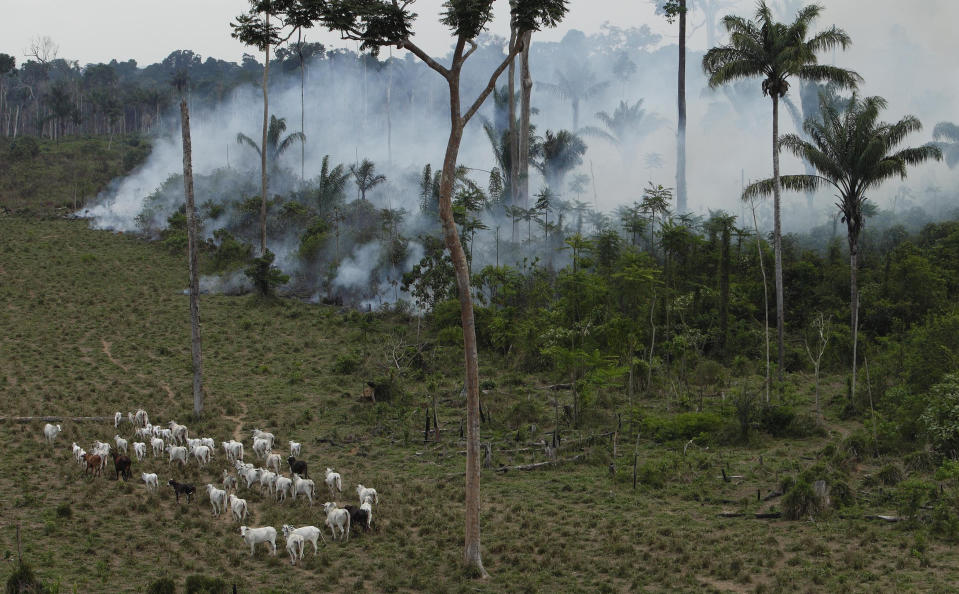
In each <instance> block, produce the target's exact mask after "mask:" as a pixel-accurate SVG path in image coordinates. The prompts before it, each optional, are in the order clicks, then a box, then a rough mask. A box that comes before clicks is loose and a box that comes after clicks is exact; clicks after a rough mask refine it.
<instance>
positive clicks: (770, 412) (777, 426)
mask: <svg viewBox="0 0 959 594" xmlns="http://www.w3.org/2000/svg"><path fill="white" fill-rule="evenodd" d="M795 419H796V411H794V410H793V409H791V408H789V407H788V406H775V405H769V406H764V407H762V408H761V409H760V411H759V427H760V429H762V430H763V431H765V432H766V433H768V434H770V435H772V436H773V437H785V436H787V435H788V434H789V432H788V429H789V428H790V426H791V425H792V423H793V421H794V420H795Z"/></svg>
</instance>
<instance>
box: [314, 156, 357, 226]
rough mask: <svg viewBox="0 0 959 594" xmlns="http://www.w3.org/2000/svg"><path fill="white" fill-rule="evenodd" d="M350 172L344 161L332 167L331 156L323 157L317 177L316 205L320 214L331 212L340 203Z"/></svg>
mask: <svg viewBox="0 0 959 594" xmlns="http://www.w3.org/2000/svg"><path fill="white" fill-rule="evenodd" d="M349 179H350V172H349V171H347V170H346V167H344V166H343V164H342V163H340V164H338V165H337V166H336V167H333V168H332V169H331V168H330V156H329V155H325V156H324V157H323V164H322V166H321V167H320V175H319V177H318V178H316V206H317V210H318V211H319V212H320V214H323V213H326V212H331V211H332V210H333V209H334V208H336V207H337V206H339V205H340V202H342V200H343V193H344V190H345V189H346V182H347V181H349Z"/></svg>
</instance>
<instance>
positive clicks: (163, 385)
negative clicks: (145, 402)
mask: <svg viewBox="0 0 959 594" xmlns="http://www.w3.org/2000/svg"><path fill="white" fill-rule="evenodd" d="M160 387H161V388H163V389H164V390H166V395H167V398H169V399H170V402H171V403H172V404H176V394H174V393H173V388H171V387H170V384H168V383H166V382H164V381H162V380H161V381H160Z"/></svg>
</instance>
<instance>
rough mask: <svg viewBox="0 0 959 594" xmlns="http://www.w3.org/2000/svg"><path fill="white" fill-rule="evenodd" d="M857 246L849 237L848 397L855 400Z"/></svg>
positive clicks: (857, 300)
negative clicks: (850, 358)
mask: <svg viewBox="0 0 959 594" xmlns="http://www.w3.org/2000/svg"><path fill="white" fill-rule="evenodd" d="M858 251H859V246H858V241H857V240H856V239H853V238H850V239H849V309H850V310H851V311H850V313H851V314H852V317H851V320H850V322H851V327H852V383H851V385H850V394H849V397H850V398H851V400H852V401H853V402H855V401H856V359H857V356H856V354H857V353H856V351H857V349H858V346H859V287H858V283H857V282H856V257H857V256H858V255H859V254H858Z"/></svg>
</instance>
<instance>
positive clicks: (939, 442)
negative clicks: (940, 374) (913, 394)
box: [920, 374, 959, 455]
mask: <svg viewBox="0 0 959 594" xmlns="http://www.w3.org/2000/svg"><path fill="white" fill-rule="evenodd" d="M928 402H929V404H928V405H927V406H926V410H925V411H924V412H923V413H922V416H921V417H920V422H921V423H922V425H923V427H924V428H925V430H926V434H927V435H928V436H929V439H930V441H932V445H933V447H935V448H936V450H937V451H938V452H941V453H942V454H946V455H951V454H953V453H954V452H956V451H959V374H949V375H947V376H946V377H945V378H944V379H943V381H942V382H941V383H939V384H936V385H935V386H933V387H932V388H931V389H930V390H929V399H928Z"/></svg>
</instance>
